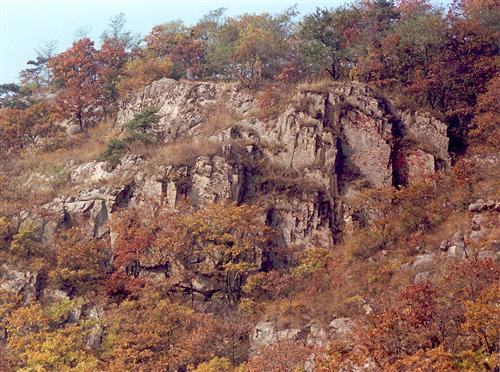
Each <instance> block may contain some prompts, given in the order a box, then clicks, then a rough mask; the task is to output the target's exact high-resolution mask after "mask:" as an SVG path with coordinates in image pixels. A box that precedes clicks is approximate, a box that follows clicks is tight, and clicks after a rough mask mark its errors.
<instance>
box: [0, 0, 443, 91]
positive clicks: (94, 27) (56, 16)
mask: <svg viewBox="0 0 500 372" xmlns="http://www.w3.org/2000/svg"><path fill="white" fill-rule="evenodd" d="M350 2H352V1H350V0H326V1H320V0H290V1H289V0H278V1H271V0H268V1H266V0H233V1H228V0H196V1H195V0H184V1H179V0H171V1H167V0H163V1H160V0H145V1H140V0H134V1H131V0H121V1H118V0H101V1H98V0H87V1H83V0H82V1H77V0H65V1H63V0H45V1H43V0H38V1H37V0H0V83H1V84H3V83H7V82H13V81H16V80H17V77H18V74H19V71H20V70H22V69H24V68H25V67H26V62H27V61H28V60H29V59H31V58H33V57H34V56H36V54H35V51H34V50H35V49H36V48H38V47H40V46H42V45H43V44H44V43H45V42H47V41H51V40H57V42H58V44H57V46H58V48H57V51H62V50H64V49H66V48H68V47H69V46H70V45H71V43H72V41H73V35H74V32H75V31H76V30H77V29H80V28H86V29H90V33H89V36H90V37H91V38H92V39H94V40H96V41H97V40H98V39H99V35H100V34H101V32H102V31H103V30H104V29H105V28H106V26H107V23H108V20H109V18H110V17H111V16H114V15H117V14H119V13H121V12H123V13H125V16H126V19H127V29H130V30H132V31H133V32H135V33H140V34H141V35H145V34H147V33H148V32H149V31H150V30H151V28H152V27H153V26H154V25H157V24H161V23H163V22H166V21H170V20H175V19H182V20H183V21H184V22H186V23H187V24H193V23H196V21H197V20H198V19H199V18H200V17H201V16H203V15H204V14H206V13H207V12H208V11H210V10H213V9H216V8H220V7H224V8H227V13H226V14H227V15H237V14H242V13H260V12H264V11H266V12H269V13H276V12H280V11H282V10H284V9H286V8H287V7H290V6H293V5H294V4H297V7H298V10H299V11H300V13H301V14H302V15H303V14H306V13H310V12H311V11H313V10H314V9H315V8H316V7H336V6H339V5H342V4H345V3H350ZM444 2H448V1H447V0H434V1H433V3H444Z"/></svg>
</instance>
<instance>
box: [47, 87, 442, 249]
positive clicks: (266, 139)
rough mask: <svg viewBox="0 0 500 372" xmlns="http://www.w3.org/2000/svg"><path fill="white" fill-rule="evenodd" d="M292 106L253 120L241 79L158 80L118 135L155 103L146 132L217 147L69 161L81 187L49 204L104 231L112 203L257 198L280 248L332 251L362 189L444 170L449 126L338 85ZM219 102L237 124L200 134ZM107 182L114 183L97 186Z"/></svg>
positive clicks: (122, 114) (131, 108)
mask: <svg viewBox="0 0 500 372" xmlns="http://www.w3.org/2000/svg"><path fill="white" fill-rule="evenodd" d="M287 101H288V103H287V104H286V105H284V106H283V107H282V110H281V111H280V112H279V114H278V115H275V116H274V117H271V118H268V119H259V115H258V111H259V108H258V102H257V99H256V98H255V95H253V94H251V93H248V92H244V91H242V90H241V89H240V88H239V87H238V86H235V85H224V84H215V83H193V82H177V81H174V80H171V79H162V80H159V81H157V82H155V83H153V84H152V85H151V86H149V87H147V88H146V89H144V91H143V92H140V93H139V94H137V96H136V97H135V98H134V99H133V100H132V101H131V102H130V103H128V104H126V105H124V106H123V107H122V108H121V110H120V111H119V113H118V117H117V121H116V123H115V127H116V129H117V131H118V132H123V131H124V128H125V127H126V124H127V122H128V121H129V120H131V119H132V117H133V115H134V114H135V113H138V112H140V111H141V110H143V109H144V108H146V107H150V106H153V107H156V108H157V109H158V115H159V116H160V120H159V121H158V123H157V124H156V125H155V126H154V127H153V128H151V129H150V131H151V132H154V133H155V134H156V135H157V136H158V138H161V140H162V141H164V142H165V143H166V144H172V143H176V142H177V141H193V142H196V141H198V140H200V139H202V140H203V141H210V142H214V143H216V144H218V145H220V146H219V148H218V150H217V151H216V153H215V154H210V155H209V156H205V155H203V154H200V155H199V156H196V152H197V149H196V147H195V146H193V148H192V149H191V150H190V151H191V152H192V154H193V159H194V160H193V161H191V162H187V164H179V161H176V162H175V163H174V162H171V161H170V160H171V159H169V158H168V154H166V156H165V157H159V158H158V157H157V158H156V159H154V161H153V160H148V159H141V158H140V157H137V156H134V155H127V156H126V157H124V158H122V159H121V160H120V163H119V164H118V166H117V167H115V168H114V169H110V167H109V166H108V167H107V166H106V164H105V163H98V162H93V163H86V164H80V165H76V166H74V167H73V168H72V169H71V182H72V183H73V184H74V185H77V186H79V192H78V193H77V194H75V195H74V196H72V197H70V198H66V199H63V200H55V201H54V202H53V203H51V204H50V205H48V208H50V209H52V210H55V211H58V213H59V214H60V216H61V220H63V219H66V220H68V218H69V219H71V217H72V215H82V216H85V217H86V218H88V219H89V220H90V222H91V224H92V227H91V229H92V231H93V234H94V236H95V237H97V238H99V237H101V236H103V234H104V233H105V232H106V228H105V227H104V225H105V222H106V221H107V220H108V219H109V218H110V217H111V216H112V213H113V211H114V210H115V209H116V208H118V207H124V206H127V205H136V204H138V203H141V202H143V201H144V200H146V199H148V200H155V201H156V202H158V203H160V202H166V204H167V205H168V206H170V208H175V207H176V206H177V203H178V202H179V201H181V200H187V201H189V202H190V203H192V204H194V205H195V206H202V205H203V204H205V203H209V202H214V201H221V200H225V199H230V200H233V201H235V202H237V203H244V202H250V201H251V202H255V201H258V202H261V203H263V204H265V206H266V209H267V211H268V213H267V218H268V222H269V223H270V224H271V225H273V226H274V227H276V228H277V229H278V230H279V232H280V239H281V241H282V242H283V243H286V244H313V245H320V246H324V247H329V246H331V245H332V244H333V243H335V242H336V241H339V240H340V239H341V238H342V231H343V224H344V221H345V220H346V219H348V218H349V200H350V199H352V198H353V197H355V195H356V194H357V193H358V192H359V191H361V190H363V189H366V188H370V187H377V188H378V187H384V186H390V185H394V186H396V185H398V184H403V185H404V184H407V183H409V182H411V181H412V180H413V179H418V178H419V177H421V176H424V175H429V174H433V173H434V172H436V171H437V170H440V169H444V168H447V167H449V165H450V158H449V156H448V153H447V147H448V138H447V136H446V126H445V124H444V123H442V122H440V121H439V120H437V119H436V118H433V117H432V116H430V115H429V114H427V113H420V112H409V111H400V110H398V109H395V108H394V107H393V104H392V103H391V101H390V100H387V99H384V98H381V97H379V96H377V95H376V94H375V93H374V92H373V91H372V90H370V89H369V88H368V87H367V86H365V85H363V84H360V83H355V82H348V83H335V84H332V85H331V86H329V87H327V88H326V89H325V90H324V91H307V90H305V91H300V92H298V93H296V94H295V95H293V96H292V97H287ZM220 104H224V105H226V106H227V107H228V110H230V111H232V112H237V113H238V116H237V119H236V120H235V121H234V122H230V123H229V125H227V124H226V125H225V126H222V127H221V128H217V125H216V126H215V127H216V129H215V130H212V133H210V134H209V135H208V136H207V131H206V129H207V128H206V121H207V120H206V118H207V117H209V116H210V115H211V110H214V108H215V107H217V105H220ZM218 119H219V120H223V119H224V118H220V117H219V118H218ZM211 125H213V121H212V123H211ZM278 175H279V176H278ZM107 180H108V181H109V180H113V182H108V184H105V185H103V182H104V181H107ZM111 184H112V185H111Z"/></svg>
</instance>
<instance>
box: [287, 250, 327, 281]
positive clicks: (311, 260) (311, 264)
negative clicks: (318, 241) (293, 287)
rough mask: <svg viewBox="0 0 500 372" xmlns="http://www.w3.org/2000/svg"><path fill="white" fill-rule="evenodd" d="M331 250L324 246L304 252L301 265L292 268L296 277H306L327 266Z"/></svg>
mask: <svg viewBox="0 0 500 372" xmlns="http://www.w3.org/2000/svg"><path fill="white" fill-rule="evenodd" d="M328 259H329V251H328V250H326V249H324V248H310V249H306V250H305V251H303V252H302V254H301V257H300V259H299V265H298V266H297V267H295V268H294V269H293V270H292V275H293V276H294V277H296V278H306V277H309V276H311V275H313V274H314V273H315V272H317V271H318V270H320V269H323V268H326V265H327V263H328Z"/></svg>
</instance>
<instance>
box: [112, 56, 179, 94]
mask: <svg viewBox="0 0 500 372" xmlns="http://www.w3.org/2000/svg"><path fill="white" fill-rule="evenodd" d="M173 68H174V64H173V63H172V61H171V60H170V59H168V58H161V59H160V58H155V57H153V56H150V57H146V58H144V59H143V58H136V59H133V60H131V61H130V62H127V64H126V65H125V67H124V74H123V77H122V78H121V79H120V81H119V83H118V92H119V94H120V97H121V98H122V99H126V98H127V97H128V96H129V94H132V93H133V92H135V91H137V90H139V89H141V88H142V87H145V86H146V85H148V84H150V83H152V82H153V81H155V80H158V79H161V78H162V77H166V76H171V74H172V73H173Z"/></svg>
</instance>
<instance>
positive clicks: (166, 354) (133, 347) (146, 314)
mask: <svg viewBox="0 0 500 372" xmlns="http://www.w3.org/2000/svg"><path fill="white" fill-rule="evenodd" d="M105 320H106V323H107V325H108V331H107V332H106V335H105V336H104V339H103V350H104V357H105V360H106V364H107V368H109V369H110V370H124V369H127V370H128V369H133V370H151V371H156V370H168V371H175V370H185V369H186V367H187V366H188V365H196V364H198V363H200V362H202V361H204V360H207V359H209V358H210V357H211V356H213V355H214V354H215V352H216V348H217V346H218V345H219V343H220V341H219V340H220V339H221V338H223V334H221V332H220V329H219V327H218V325H217V323H216V322H215V320H214V319H213V317H211V316H209V315H204V314H196V313H194V312H193V311H192V310H191V309H189V308H187V307H184V306H181V305H178V304H176V303H173V302H171V301H170V300H168V299H166V298H162V297H161V296H160V295H159V294H158V293H155V292H154V291H152V290H151V289H144V290H143V291H141V294H140V297H139V298H137V299H136V300H132V299H128V300H125V301H123V302H122V303H120V304H119V305H117V306H115V307H114V308H111V309H110V310H109V311H107V312H106V319H105Z"/></svg>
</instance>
